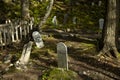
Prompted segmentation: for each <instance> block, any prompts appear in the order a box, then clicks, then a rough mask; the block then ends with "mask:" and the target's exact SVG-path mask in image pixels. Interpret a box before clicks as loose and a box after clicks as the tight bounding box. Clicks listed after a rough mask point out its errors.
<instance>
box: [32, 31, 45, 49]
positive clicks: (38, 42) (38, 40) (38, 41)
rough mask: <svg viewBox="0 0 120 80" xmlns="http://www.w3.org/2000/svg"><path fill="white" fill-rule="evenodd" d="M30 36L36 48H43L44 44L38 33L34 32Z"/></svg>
mask: <svg viewBox="0 0 120 80" xmlns="http://www.w3.org/2000/svg"><path fill="white" fill-rule="evenodd" d="M32 36H33V39H34V41H35V44H36V46H37V47H38V48H42V47H44V43H43V40H42V37H41V35H40V33H39V32H38V31H34V32H33V33H32Z"/></svg>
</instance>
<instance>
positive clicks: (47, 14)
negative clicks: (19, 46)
mask: <svg viewBox="0 0 120 80" xmlns="http://www.w3.org/2000/svg"><path fill="white" fill-rule="evenodd" d="M50 1H51V2H50V7H49V9H48V10H47V12H46V14H45V16H44V17H43V19H42V21H41V22H40V23H39V26H38V27H39V31H41V26H43V25H44V24H45V23H46V21H47V18H48V17H49V15H50V13H51V11H52V7H53V4H54V0H50Z"/></svg>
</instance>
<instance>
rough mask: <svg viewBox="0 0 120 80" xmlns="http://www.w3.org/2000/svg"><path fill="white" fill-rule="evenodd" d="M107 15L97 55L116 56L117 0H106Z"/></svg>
mask: <svg viewBox="0 0 120 80" xmlns="http://www.w3.org/2000/svg"><path fill="white" fill-rule="evenodd" d="M107 1H108V7H107V16H106V23H105V28H104V29H105V31H104V32H103V48H102V50H101V51H100V52H99V56H100V55H102V54H107V55H109V53H110V55H111V56H112V57H115V58H117V54H118V50H117V47H116V41H117V39H116V38H117V35H116V33H117V27H118V11H117V9H118V8H117V0H107Z"/></svg>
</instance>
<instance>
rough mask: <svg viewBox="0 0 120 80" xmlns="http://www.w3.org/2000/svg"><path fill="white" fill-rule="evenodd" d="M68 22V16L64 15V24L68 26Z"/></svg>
mask: <svg viewBox="0 0 120 80" xmlns="http://www.w3.org/2000/svg"><path fill="white" fill-rule="evenodd" d="M67 21H68V14H67V13H66V14H64V21H63V24H66V23H67Z"/></svg>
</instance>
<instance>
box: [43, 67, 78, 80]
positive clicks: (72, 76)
mask: <svg viewBox="0 0 120 80" xmlns="http://www.w3.org/2000/svg"><path fill="white" fill-rule="evenodd" d="M42 80H77V73H75V72H74V71H71V70H67V71H66V70H64V69H59V68H55V69H52V70H49V71H48V72H46V73H44V74H43V76H42Z"/></svg>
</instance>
